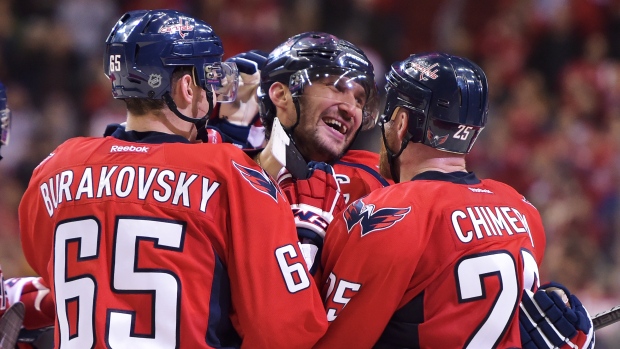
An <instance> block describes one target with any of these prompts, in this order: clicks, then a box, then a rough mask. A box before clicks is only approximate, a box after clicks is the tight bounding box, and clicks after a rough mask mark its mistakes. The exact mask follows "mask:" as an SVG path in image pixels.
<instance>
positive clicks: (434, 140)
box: [426, 129, 449, 148]
mask: <svg viewBox="0 0 620 349" xmlns="http://www.w3.org/2000/svg"><path fill="white" fill-rule="evenodd" d="M448 136H449V135H445V136H437V135H434V134H433V131H431V130H430V129H428V130H426V138H428V141H429V142H430V143H431V146H433V147H434V148H436V147H437V146H439V145H441V144H444V143H446V141H447V140H448Z"/></svg>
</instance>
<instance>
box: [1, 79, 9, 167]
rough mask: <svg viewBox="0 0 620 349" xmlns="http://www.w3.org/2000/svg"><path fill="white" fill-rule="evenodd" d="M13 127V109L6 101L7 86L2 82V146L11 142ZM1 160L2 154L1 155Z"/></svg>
mask: <svg viewBox="0 0 620 349" xmlns="http://www.w3.org/2000/svg"><path fill="white" fill-rule="evenodd" d="M10 129H11V110H10V109H9V107H8V104H7V101H6V88H5V87H4V85H3V84H2V83H0V148H2V146H3V145H8V144H9V131H10ZM0 160H2V156H1V155H0Z"/></svg>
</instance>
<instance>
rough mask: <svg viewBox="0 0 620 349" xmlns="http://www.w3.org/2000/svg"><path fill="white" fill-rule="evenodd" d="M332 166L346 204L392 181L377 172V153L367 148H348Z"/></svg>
mask: <svg viewBox="0 0 620 349" xmlns="http://www.w3.org/2000/svg"><path fill="white" fill-rule="evenodd" d="M333 167H334V172H335V173H336V179H337V180H338V183H339V184H340V191H341V192H342V195H343V197H344V200H345V203H346V204H350V203H351V202H353V201H355V200H357V199H359V198H361V197H363V196H365V195H366V194H368V193H370V192H371V191H373V190H375V189H378V188H383V187H387V186H388V185H390V184H391V183H393V182H391V181H388V180H386V179H385V178H383V177H381V175H380V174H379V172H377V171H378V169H379V154H377V153H373V152H370V151H367V150H349V151H347V152H346V153H345V154H344V156H343V157H342V158H341V159H340V160H339V161H337V162H336V163H334V165H333Z"/></svg>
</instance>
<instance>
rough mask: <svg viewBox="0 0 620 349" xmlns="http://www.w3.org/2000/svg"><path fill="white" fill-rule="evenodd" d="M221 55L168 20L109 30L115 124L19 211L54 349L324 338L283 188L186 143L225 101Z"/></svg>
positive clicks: (55, 159) (62, 164) (50, 162)
mask: <svg viewBox="0 0 620 349" xmlns="http://www.w3.org/2000/svg"><path fill="white" fill-rule="evenodd" d="M222 54H223V49H222V43H221V41H220V39H219V38H218V36H217V35H216V34H215V33H214V32H213V30H212V28H211V27H210V26H209V25H207V24H206V23H204V22H202V21H200V20H197V19H194V18H192V17H190V16H187V15H185V14H182V13H179V12H176V11H171V10H152V11H133V12H128V13H126V14H125V15H123V16H122V17H121V18H120V20H119V21H118V22H117V24H116V25H115V26H114V28H113V29H112V32H111V33H110V35H109V37H108V39H107V41H106V50H105V55H104V67H105V73H106V74H107V75H108V76H109V77H110V80H111V82H112V89H113V94H114V97H115V98H118V99H123V100H124V101H125V102H126V104H127V123H126V127H125V128H124V129H123V128H119V129H117V130H116V131H115V132H114V133H113V134H112V136H111V137H106V138H82V137H80V138H74V139H70V140H68V141H67V142H65V143H63V144H62V145H60V146H59V147H58V148H57V149H56V150H54V151H53V152H52V153H51V154H50V156H49V157H48V158H46V159H45V160H44V161H43V162H42V163H41V164H40V165H39V166H38V167H37V168H36V169H35V171H34V173H33V176H32V178H31V181H30V185H29V187H28V189H27V190H26V192H25V194H24V197H23V199H22V202H21V204H20V208H19V215H20V225H21V237H22V245H23V248H24V252H25V256H26V258H27V260H28V262H29V263H30V265H31V266H32V267H33V269H34V270H35V271H36V272H37V273H39V274H40V275H41V276H42V277H43V279H44V280H45V281H46V282H47V283H48V284H49V285H50V289H51V293H52V295H53V296H54V300H55V305H56V309H55V310H56V322H55V341H56V347H61V348H64V347H81V348H82V347H83V348H90V347H112V348H153V347H158V348H164V347H177V348H222V347H231V348H237V347H240V346H243V347H248V348H308V347H310V346H311V345H312V344H313V343H314V342H316V340H317V339H318V338H319V337H320V336H321V335H322V334H323V333H324V331H325V328H326V326H327V322H326V319H325V314H324V310H323V307H322V302H321V300H320V298H319V296H318V292H317V291H316V289H315V286H314V285H313V281H312V278H311V277H310V276H309V274H308V273H307V270H306V268H305V265H304V264H305V263H304V259H303V257H302V253H301V250H300V248H299V246H298V243H297V236H296V234H295V224H294V222H293V220H292V219H291V212H290V206H289V204H288V203H287V201H286V200H285V198H284V195H283V193H282V191H281V190H280V189H279V188H278V187H277V186H276V185H275V184H274V183H273V182H272V180H271V179H270V178H269V176H267V175H266V174H265V173H264V172H263V170H262V169H261V168H260V167H259V166H258V165H257V164H256V163H255V162H254V161H253V159H252V158H250V157H248V156H247V155H246V154H245V153H243V152H242V151H241V150H239V149H238V148H236V147H234V146H232V145H230V144H216V145H214V144H205V143H203V144H188V143H190V142H193V141H194V140H195V139H196V137H201V139H206V138H203V137H205V135H204V122H205V121H206V115H207V113H208V112H209V110H210V109H212V108H213V105H214V104H215V102H216V100H217V101H220V102H226V101H230V100H231V99H232V97H233V96H234V94H235V92H236V90H235V87H236V80H237V72H236V70H235V67H234V65H233V64H227V63H225V62H221V57H222ZM317 177H319V179H318V180H319V181H323V184H325V185H327V186H328V187H329V186H330V185H331V188H333V187H334V186H336V187H337V184H336V181H335V179H334V178H333V176H331V175H330V174H329V173H328V172H327V171H324V168H320V167H316V170H314V172H312V173H311V176H310V178H309V179H308V180H309V181H310V180H313V179H316V178H317ZM297 199H298V200H302V201H303V200H304V198H303V197H301V198H300V197H298V198H297ZM256 207H260V208H261V209H260V210H256ZM265 213H268V214H267V215H265Z"/></svg>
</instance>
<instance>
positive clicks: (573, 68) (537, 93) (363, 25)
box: [0, 0, 620, 348]
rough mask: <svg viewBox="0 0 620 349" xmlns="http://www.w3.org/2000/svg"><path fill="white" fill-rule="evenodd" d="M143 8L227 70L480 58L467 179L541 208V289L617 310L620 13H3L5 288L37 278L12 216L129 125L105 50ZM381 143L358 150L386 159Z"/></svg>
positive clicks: (288, 6)
mask: <svg viewBox="0 0 620 349" xmlns="http://www.w3.org/2000/svg"><path fill="white" fill-rule="evenodd" d="M145 8H171V9H178V10H181V11H184V12H187V13H190V14H192V15H194V16H196V17H198V18H201V19H203V20H206V21H207V22H208V23H210V24H211V25H213V27H214V28H215V30H216V32H217V33H218V34H219V35H220V36H221V38H222V40H223V42H224V48H225V52H226V55H225V56H226V57H230V56H232V55H234V54H236V53H239V52H242V51H245V50H249V49H262V50H265V51H271V50H272V49H273V48H274V47H275V46H276V45H277V44H279V43H281V42H283V41H284V40H285V39H286V38H288V37H290V36H292V35H294V34H297V33H299V32H303V31H309V30H318V31H325V32H329V33H332V34H335V35H337V36H339V37H342V38H345V39H347V40H349V41H351V42H353V43H355V44H357V45H359V46H361V47H362V48H363V49H364V50H365V51H366V52H367V54H368V55H369V57H371V59H372V60H373V61H374V63H375V66H376V72H377V76H378V79H377V83H378V84H379V85H382V84H383V80H384V79H383V76H384V74H385V71H386V70H387V69H388V68H389V65H390V64H391V63H392V62H393V61H395V60H399V59H403V58H405V57H406V56H407V55H408V54H410V53H414V52H423V51H431V50H432V51H444V52H449V53H453V54H457V55H461V56H465V57H468V58H470V59H472V60H474V61H475V62H477V63H478V64H479V65H480V66H482V68H483V69H484V70H485V71H486V73H487V75H488V78H489V85H490V90H491V104H490V121H489V123H488V126H487V127H486V129H485V131H484V132H483V133H482V135H481V138H479V140H478V142H477V145H476V146H475V147H474V151H473V152H472V153H471V154H470V156H469V160H468V166H469V168H470V170H473V171H475V172H476V173H477V174H478V175H479V176H480V177H488V178H494V179H497V180H500V181H503V182H506V183H508V184H510V185H512V186H513V187H515V188H516V189H517V190H519V191H520V192H522V193H523V194H525V195H526V197H527V198H528V199H529V200H530V201H531V202H532V203H534V204H535V205H536V206H537V207H538V209H539V210H540V212H541V214H542V217H543V220H544V223H545V226H546V231H547V235H548V244H547V252H546V257H545V261H544V264H545V265H544V268H543V270H542V279H543V282H544V281H547V280H551V279H553V280H556V281H559V282H561V283H563V284H565V285H567V286H568V287H569V289H570V290H572V291H573V292H575V293H576V294H577V295H579V297H580V299H581V300H582V301H583V303H584V304H585V305H586V307H587V308H588V309H589V311H590V312H591V314H592V315H593V314H594V313H598V312H600V311H603V310H606V309H609V308H611V307H612V306H614V305H617V304H620V0H469V1H467V0H434V1H423V0H420V1H412V0H337V1H333V0H200V1H198V0H148V1H147V0H127V1H120V0H117V1H112V0H19V1H18V0H0V81H3V82H4V83H5V85H6V86H7V88H8V94H9V106H10V108H11V109H12V111H13V128H12V138H11V144H10V146H9V147H6V148H3V149H2V154H3V155H4V156H5V159H4V160H3V161H2V162H1V163H0V263H1V264H2V267H3V269H4V271H5V276H9V277H11V276H20V275H32V270H30V269H29V267H28V266H27V264H26V263H25V262H24V260H23V256H22V255H21V248H20V244H19V237H18V222H17V207H18V204H19V201H20V198H21V195H22V193H23V191H24V190H25V187H26V186H27V184H28V181H29V179H30V175H31V172H32V170H33V168H34V167H35V166H36V165H37V164H38V163H39V162H40V161H41V160H42V159H43V158H44V157H45V156H46V155H47V154H48V153H49V152H50V151H52V150H53V149H54V148H55V147H56V146H57V145H59V144H60V143H61V142H63V141H64V140H65V139H67V138H69V137H73V136H83V135H92V136H100V135H102V133H103V130H104V128H105V125H107V124H108V123H111V122H121V121H123V120H124V118H125V114H124V113H125V112H124V104H123V103H122V102H120V101H115V100H114V99H113V98H112V96H111V87H110V84H109V82H108V80H107V78H106V77H105V75H104V74H103V48H104V41H105V38H106V36H107V34H108V33H109V31H110V29H111V28H112V26H113V24H114V23H115V21H116V20H117V19H118V18H119V17H120V15H121V14H122V13H124V12H125V11H127V10H134V9H145ZM377 135H378V133H377V131H376V130H375V131H371V132H370V133H367V134H363V135H362V137H360V139H358V142H356V147H362V148H366V149H371V150H377V149H378V142H379V138H378V137H377ZM205 156H208V154H205ZM446 195H450V193H446ZM257 209H258V208H257ZM614 328H620V324H617V325H612V326H610V327H608V328H607V329H604V330H601V331H600V332H598V333H599V336H598V340H597V348H617V347H618V345H617V343H619V342H620V334H618V333H620V331H616V330H614Z"/></svg>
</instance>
